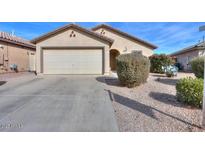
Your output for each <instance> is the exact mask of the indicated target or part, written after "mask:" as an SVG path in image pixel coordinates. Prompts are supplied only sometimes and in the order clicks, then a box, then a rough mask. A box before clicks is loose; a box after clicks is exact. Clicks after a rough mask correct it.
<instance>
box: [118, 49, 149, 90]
mask: <svg viewBox="0 0 205 154" xmlns="http://www.w3.org/2000/svg"><path fill="white" fill-rule="evenodd" d="M116 60H117V75H118V79H119V81H120V82H121V84H123V85H124V86H127V87H129V88H131V87H135V86H139V85H140V84H141V83H145V82H146V81H147V78H148V76H149V69H150V62H149V59H148V58H147V57H145V56H143V55H142V54H140V53H130V54H123V55H120V56H118V57H117V58H116Z"/></svg>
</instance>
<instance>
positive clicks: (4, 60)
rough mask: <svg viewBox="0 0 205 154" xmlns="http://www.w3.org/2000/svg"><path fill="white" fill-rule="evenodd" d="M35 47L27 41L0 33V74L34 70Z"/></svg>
mask: <svg viewBox="0 0 205 154" xmlns="http://www.w3.org/2000/svg"><path fill="white" fill-rule="evenodd" d="M35 51H36V47H35V45H34V44H32V43H30V41H28V40H24V39H22V38H20V37H17V36H14V35H12V34H9V33H6V32H0V73H7V72H14V66H16V67H15V68H17V70H15V71H20V72H21V71H34V70H35Z"/></svg>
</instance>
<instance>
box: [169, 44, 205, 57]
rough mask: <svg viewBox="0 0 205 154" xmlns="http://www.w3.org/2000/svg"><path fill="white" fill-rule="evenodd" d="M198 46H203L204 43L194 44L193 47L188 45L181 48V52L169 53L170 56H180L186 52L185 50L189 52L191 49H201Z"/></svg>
mask: <svg viewBox="0 0 205 154" xmlns="http://www.w3.org/2000/svg"><path fill="white" fill-rule="evenodd" d="M200 44H205V42H199V43H196V44H194V45H190V46H188V47H184V48H182V49H181V50H177V51H175V52H173V53H171V54H170V55H176V54H177V55H178V54H180V53H183V52H186V51H187V50H191V49H193V48H197V47H203V46H199V45H200Z"/></svg>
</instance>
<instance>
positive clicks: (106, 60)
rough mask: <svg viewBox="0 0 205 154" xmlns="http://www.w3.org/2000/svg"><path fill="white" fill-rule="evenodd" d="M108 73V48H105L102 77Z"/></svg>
mask: <svg viewBox="0 0 205 154" xmlns="http://www.w3.org/2000/svg"><path fill="white" fill-rule="evenodd" d="M109 73H110V53H109V47H105V51H104V75H109Z"/></svg>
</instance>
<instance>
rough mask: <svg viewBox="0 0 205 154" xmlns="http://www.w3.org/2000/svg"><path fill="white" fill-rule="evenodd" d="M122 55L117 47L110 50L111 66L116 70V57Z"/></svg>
mask: <svg viewBox="0 0 205 154" xmlns="http://www.w3.org/2000/svg"><path fill="white" fill-rule="evenodd" d="M119 55H120V52H119V51H118V50H116V49H111V50H110V68H111V70H116V57H117V56H119Z"/></svg>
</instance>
